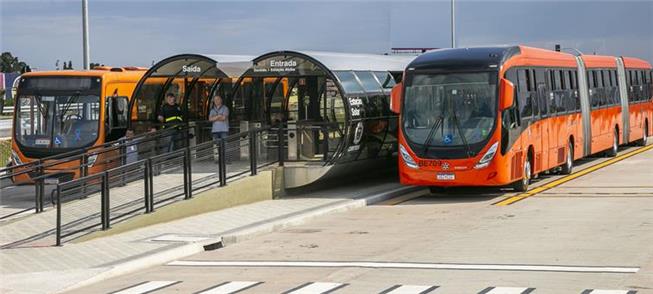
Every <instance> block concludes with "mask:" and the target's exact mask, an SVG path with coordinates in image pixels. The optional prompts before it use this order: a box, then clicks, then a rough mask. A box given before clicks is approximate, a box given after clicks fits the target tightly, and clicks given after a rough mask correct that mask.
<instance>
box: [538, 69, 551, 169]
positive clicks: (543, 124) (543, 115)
mask: <svg viewBox="0 0 653 294" xmlns="http://www.w3.org/2000/svg"><path fill="white" fill-rule="evenodd" d="M540 81H542V82H540ZM548 95H549V93H548V91H547V89H546V84H545V83H544V77H542V79H538V83H537V97H538V99H539V107H540V123H539V124H538V125H539V128H540V130H539V131H540V142H539V143H540V150H541V155H540V158H539V162H538V160H537V156H536V160H535V161H536V162H535V166H536V170H538V171H543V170H546V169H548V167H549V142H550V135H551V134H550V125H551V121H549V106H548V103H547V101H548V99H549V96H548Z"/></svg>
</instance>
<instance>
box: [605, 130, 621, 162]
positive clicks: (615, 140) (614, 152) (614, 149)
mask: <svg viewBox="0 0 653 294" xmlns="http://www.w3.org/2000/svg"><path fill="white" fill-rule="evenodd" d="M617 152H619V133H617V131H616V130H615V131H614V137H613V138H612V147H611V148H610V149H609V150H608V151H607V152H606V155H607V156H608V157H615V156H617Z"/></svg>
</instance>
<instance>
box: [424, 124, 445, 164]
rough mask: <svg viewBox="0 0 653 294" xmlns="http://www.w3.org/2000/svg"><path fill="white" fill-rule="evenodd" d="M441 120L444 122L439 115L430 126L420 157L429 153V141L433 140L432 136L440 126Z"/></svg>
mask: <svg viewBox="0 0 653 294" xmlns="http://www.w3.org/2000/svg"><path fill="white" fill-rule="evenodd" d="M443 120H444V116H443V115H440V116H438V119H437V120H436V121H435V122H434V123H433V125H432V126H431V129H430V130H429V134H428V136H427V137H426V140H424V143H423V145H424V149H423V150H422V156H424V157H426V153H427V152H428V151H429V144H431V139H432V138H433V134H434V133H435V131H436V130H437V129H438V127H440V124H442V121H443Z"/></svg>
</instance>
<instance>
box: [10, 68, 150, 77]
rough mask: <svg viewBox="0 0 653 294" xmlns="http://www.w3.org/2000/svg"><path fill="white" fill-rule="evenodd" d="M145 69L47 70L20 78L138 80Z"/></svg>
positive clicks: (26, 74) (29, 73)
mask: <svg viewBox="0 0 653 294" xmlns="http://www.w3.org/2000/svg"><path fill="white" fill-rule="evenodd" d="M146 70H147V69H146V68H143V67H122V68H121V67H118V68H111V67H100V68H98V69H92V70H49V71H34V72H28V73H24V74H23V75H22V76H21V77H23V78H26V77H48V76H59V77H62V76H63V77H101V78H103V79H117V78H136V79H140V77H141V76H143V74H145V71H146Z"/></svg>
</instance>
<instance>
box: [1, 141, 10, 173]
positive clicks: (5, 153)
mask: <svg viewBox="0 0 653 294" xmlns="http://www.w3.org/2000/svg"><path fill="white" fill-rule="evenodd" d="M10 156H11V140H2V141H0V165H1V166H0V168H2V167H4V166H5V165H7V163H8V162H9V157H10Z"/></svg>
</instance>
